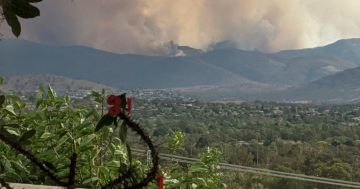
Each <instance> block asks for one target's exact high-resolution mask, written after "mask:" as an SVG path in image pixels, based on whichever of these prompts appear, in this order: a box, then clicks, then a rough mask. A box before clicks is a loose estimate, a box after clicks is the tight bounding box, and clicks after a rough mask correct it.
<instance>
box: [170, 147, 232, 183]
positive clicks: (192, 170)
mask: <svg viewBox="0 0 360 189" xmlns="http://www.w3.org/2000/svg"><path fill="white" fill-rule="evenodd" d="M220 154H221V153H220V152H219V151H218V150H215V149H209V150H208V151H207V152H206V153H204V154H202V155H201V157H200V161H199V162H196V163H195V164H193V165H191V166H189V167H182V166H180V165H173V166H170V167H169V168H165V173H166V174H167V176H166V181H165V185H166V187H167V188H174V189H175V188H177V189H187V188H204V189H218V188H219V189H220V188H226V185H225V184H224V183H223V181H222V178H223V174H222V173H221V172H220V171H219V166H218V164H219V160H220Z"/></svg>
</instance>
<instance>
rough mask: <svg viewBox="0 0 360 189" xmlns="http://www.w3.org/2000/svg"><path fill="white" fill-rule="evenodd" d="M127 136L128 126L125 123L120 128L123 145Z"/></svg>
mask: <svg viewBox="0 0 360 189" xmlns="http://www.w3.org/2000/svg"><path fill="white" fill-rule="evenodd" d="M126 136H127V125H126V124H125V122H123V123H122V124H121V126H120V130H119V137H120V140H121V142H122V143H125V141H126Z"/></svg>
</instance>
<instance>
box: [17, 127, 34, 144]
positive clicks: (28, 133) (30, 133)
mask: <svg viewBox="0 0 360 189" xmlns="http://www.w3.org/2000/svg"><path fill="white" fill-rule="evenodd" d="M35 134H36V131H35V130H34V129H32V130H29V131H26V132H25V133H24V134H22V135H21V137H20V138H19V143H22V144H24V143H26V142H27V141H28V140H29V139H30V138H31V137H33V136H34V135H35Z"/></svg>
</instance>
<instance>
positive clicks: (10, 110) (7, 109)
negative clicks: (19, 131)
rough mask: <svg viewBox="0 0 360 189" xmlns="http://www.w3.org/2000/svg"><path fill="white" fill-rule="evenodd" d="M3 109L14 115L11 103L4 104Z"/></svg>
mask: <svg viewBox="0 0 360 189" xmlns="http://www.w3.org/2000/svg"><path fill="white" fill-rule="evenodd" d="M5 110H6V111H7V112H8V113H9V114H12V115H14V116H16V113H15V110H14V106H12V105H7V106H5Z"/></svg>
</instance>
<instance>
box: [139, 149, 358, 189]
mask: <svg viewBox="0 0 360 189" xmlns="http://www.w3.org/2000/svg"><path fill="white" fill-rule="evenodd" d="M132 151H133V152H135V153H136V155H141V156H146V151H145V150H141V149H132ZM159 156H160V158H161V159H164V160H169V161H176V162H181V163H188V164H193V163H196V162H198V161H200V160H199V159H196V158H189V157H184V156H178V155H172V154H164V153H160V154H159ZM219 165H220V168H221V169H225V170H232V171H238V172H244V173H254V174H261V175H267V176H273V177H280V178H287V179H294V180H300V181H308V182H314V183H322V184H329V185H336V186H344V187H351V188H360V183H358V182H351V181H344V180H339V179H330V178H324V177H316V176H308V175H304V174H296V173H287V172H281V171H274V170H270V169H261V168H254V167H246V166H242V165H235V164H229V163H220V164H219Z"/></svg>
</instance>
